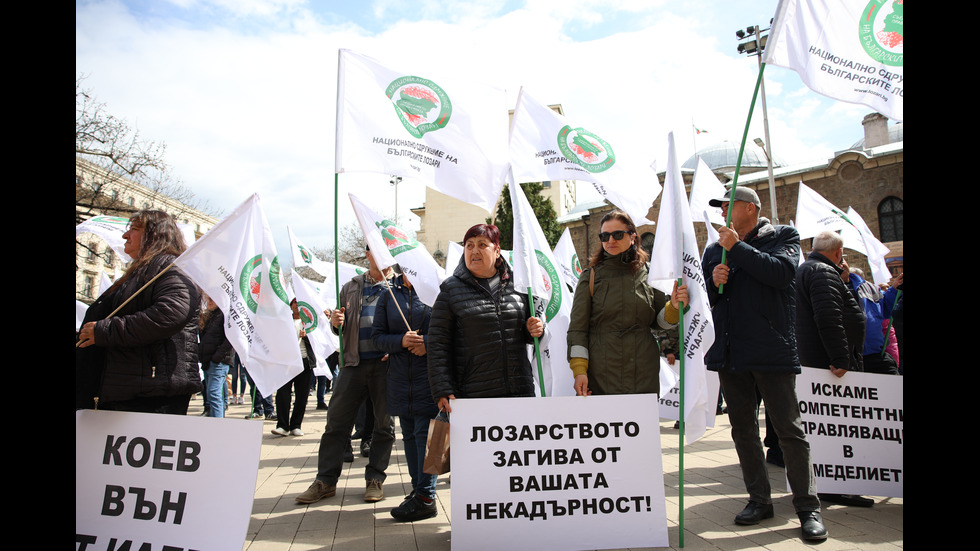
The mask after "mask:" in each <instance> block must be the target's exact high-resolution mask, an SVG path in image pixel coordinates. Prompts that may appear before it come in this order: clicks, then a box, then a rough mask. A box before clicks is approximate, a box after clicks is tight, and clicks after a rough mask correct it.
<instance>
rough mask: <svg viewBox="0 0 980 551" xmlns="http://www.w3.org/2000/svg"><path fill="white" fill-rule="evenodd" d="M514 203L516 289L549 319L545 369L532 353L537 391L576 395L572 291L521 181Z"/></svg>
mask: <svg viewBox="0 0 980 551" xmlns="http://www.w3.org/2000/svg"><path fill="white" fill-rule="evenodd" d="M510 202H511V207H512V210H513V213H514V250H513V254H512V256H511V265H512V266H513V268H514V288H515V289H516V290H517V291H518V292H520V293H525V292H527V290H528V289H529V288H530V289H531V292H532V293H533V295H534V310H535V313H534V315H535V316H537V317H539V318H541V319H542V320H544V322H545V333H544V335H542V337H541V339H539V348H540V351H541V372H538V369H537V358H536V357H535V356H532V359H531V365H532V369H531V371H532V372H534V374H535V379H536V381H537V383H538V384H537V385H536V386H535V389H536V392H537V393H538V394H539V395H541V392H542V389H543V392H544V394H543V395H544V396H574V395H575V389H574V379H573V377H572V370H571V368H569V367H568V354H567V352H566V351H567V346H568V345H567V342H568V341H567V334H568V320H569V318H570V317H571V313H572V305H571V303H572V300H571V294H570V293H568V289H567V287H565V285H564V280H563V279H562V277H561V276H560V275H559V273H558V269H557V268H556V265H557V264H558V263H557V262H556V261H555V257H554V256H553V255H552V254H551V247H550V246H549V245H548V240H547V239H545V237H544V232H543V231H542V230H541V226H540V225H539V224H538V220H537V218H536V217H535V216H534V210H533V209H531V204H530V203H529V202H528V200H527V196H526V195H525V194H524V190H523V188H521V186H520V184H514V183H511V184H510Z"/></svg>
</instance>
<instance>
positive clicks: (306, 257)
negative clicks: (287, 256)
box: [286, 226, 333, 277]
mask: <svg viewBox="0 0 980 551" xmlns="http://www.w3.org/2000/svg"><path fill="white" fill-rule="evenodd" d="M286 231H287V232H288V233H289V250H290V252H292V255H293V266H294V267H297V268H298V267H300V266H306V267H307V268H310V269H311V270H313V271H314V272H316V273H318V274H320V275H322V276H324V277H326V276H327V275H328V273H327V272H329V275H333V264H331V263H329V262H324V261H323V260H320V259H319V258H317V257H316V256H315V255H314V254H313V251H312V250H311V249H310V248H309V247H307V246H305V245H303V243H302V242H300V240H299V239H297V238H296V234H294V233H293V230H292V228H290V227H289V226H286Z"/></svg>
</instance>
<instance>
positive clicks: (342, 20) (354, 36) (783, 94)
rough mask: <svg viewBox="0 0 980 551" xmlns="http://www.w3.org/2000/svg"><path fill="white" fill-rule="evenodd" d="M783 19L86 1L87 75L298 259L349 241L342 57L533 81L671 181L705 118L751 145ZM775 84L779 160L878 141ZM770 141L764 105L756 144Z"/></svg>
mask: <svg viewBox="0 0 980 551" xmlns="http://www.w3.org/2000/svg"><path fill="white" fill-rule="evenodd" d="M775 8H776V0H740V1H737V2H729V1H723V0H562V1H558V0H412V1H405V0H400V1H396V0H322V1H312V0H311V1H307V0H171V1H165V0H133V1H118V0H117V1H85V0H77V1H76V3H75V69H76V75H78V74H83V75H85V76H86V79H85V81H84V87H85V88H87V89H90V90H92V91H93V92H94V93H95V95H96V96H97V97H98V99H100V100H101V101H103V102H104V103H106V104H107V107H108V109H109V111H110V112H112V113H113V114H115V115H116V116H118V117H121V118H124V119H126V120H128V121H129V122H130V123H131V124H133V125H134V126H136V127H137V128H138V129H139V130H140V132H141V133H142V135H143V136H144V137H146V138H148V139H152V140H156V141H162V142H165V143H166V144H167V159H168V161H169V162H170V163H171V164H172V166H173V168H174V169H175V172H176V175H177V176H178V177H179V178H180V179H181V180H183V181H184V183H185V184H187V185H189V186H190V187H192V189H193V190H194V191H195V192H196V193H197V194H198V195H200V196H201V197H202V198H204V199H206V200H208V201H209V202H210V203H211V205H212V206H214V207H216V208H218V209H221V210H222V211H224V213H225V214H227V213H229V212H231V210H232V209H234V208H235V207H236V206H237V205H238V204H240V203H241V202H242V201H244V200H245V199H246V198H247V197H248V196H250V195H251V194H252V193H255V192H258V193H259V194H260V196H261V198H262V202H263V205H264V207H265V210H266V214H267V216H268V218H269V220H270V224H271V225H272V229H273V231H274V232H275V234H276V238H277V242H278V243H279V246H280V248H281V250H282V248H283V247H285V246H286V245H287V243H288V241H287V239H286V225H287V224H288V225H289V226H290V227H291V228H292V229H293V232H294V233H295V234H296V235H297V236H298V237H299V239H300V240H301V241H303V242H304V243H306V244H307V245H312V246H318V245H323V246H327V245H332V243H333V212H334V199H333V188H334V159H333V152H334V119H335V111H336V90H337V51H338V49H339V48H349V49H352V50H354V51H357V52H359V53H363V54H366V55H369V56H371V57H374V58H376V59H377V60H379V61H381V62H382V63H385V64H387V65H389V66H391V67H393V68H398V69H400V70H405V71H413V72H415V73H426V74H427V76H428V75H433V76H432V77H431V78H436V77H437V76H438V75H448V74H452V75H454V78H457V77H464V78H468V79H470V80H476V81H483V82H487V83H491V84H494V85H496V86H498V87H502V88H505V89H506V90H507V92H508V97H509V100H510V101H512V102H515V103H516V99H517V93H518V91H519V89H520V87H521V86H524V87H525V88H526V89H527V90H528V91H529V92H530V93H532V94H533V95H534V97H535V98H536V99H538V100H540V101H542V102H545V103H560V104H562V106H563V107H564V109H565V114H566V117H567V118H568V119H569V121H570V122H572V123H573V124H575V125H577V126H583V127H586V128H589V129H591V130H593V131H595V132H598V133H600V134H601V135H602V136H603V137H604V138H606V139H607V140H609V141H611V142H612V141H613V140H615V142H614V143H616V144H617V154H618V155H619V156H620V157H622V155H624V153H625V154H635V155H639V156H642V157H644V158H646V159H648V160H649V161H650V162H653V161H654V160H656V161H657V163H658V166H659V168H660V170H663V169H664V168H665V166H666V155H667V145H666V144H667V134H668V132H674V135H675V141H676V144H677V148H678V153H679V157H680V160H681V162H683V161H684V160H685V159H687V158H688V157H689V156H691V155H692V154H693V153H694V149H695V142H694V137H693V132H692V124H695V125H697V126H698V127H699V128H702V129H706V130H708V131H709V133H708V134H702V135H701V136H699V137H698V138H697V147H698V148H703V147H706V146H709V145H713V144H715V143H718V142H721V141H722V140H730V141H734V142H737V141H738V140H740V139H741V136H742V132H743V129H744V126H745V120H746V116H747V114H748V108H749V104H750V100H751V97H752V90H753V87H754V85H755V81H756V77H757V75H758V65H757V62H756V58H747V57H745V56H740V55H738V54H737V53H736V46H737V44H738V41H737V40H736V38H735V31H736V30H737V29H739V28H744V27H746V26H749V25H754V24H758V25H760V26H762V27H767V26H768V24H769V20H770V19H771V18H772V16H773V14H774V12H775ZM765 76H766V78H765V84H766V95H767V100H768V114H769V125H770V134H771V136H772V143H773V150H774V153H775V154H776V155H777V156H780V157H782V158H783V159H785V160H786V161H788V162H790V163H797V162H805V161H811V160H817V159H826V158H828V157H830V156H831V155H832V154H833V152H834V151H836V150H841V149H845V148H847V147H849V146H850V145H851V144H853V143H854V142H856V141H857V140H859V139H860V138H861V137H862V136H863V131H862V127H861V118H862V117H863V116H864V115H865V114H867V113H869V112H871V109H870V108H866V107H863V106H859V105H853V104H845V103H841V102H836V101H833V100H830V99H827V98H824V97H822V96H819V95H817V94H815V93H813V92H811V91H809V90H808V89H806V87H805V86H804V85H803V84H802V83H801V82H800V79H799V77H798V76H797V75H796V73H793V72H791V71H789V70H787V69H783V68H779V67H767V69H766V72H765ZM502 116H503V115H502ZM762 136H763V130H762V112H761V105H757V107H756V113H755V115H754V117H753V123H752V126H751V129H750V131H749V139H750V140H751V139H752V138H754V137H762ZM624 143H625V144H629V145H628V146H623V145H620V144H624ZM749 147H754V146H753V145H751V144H750V145H749ZM388 179H389V178H388V177H385V176H384V175H379V174H373V175H350V174H344V175H341V178H340V204H339V206H340V211H341V215H340V223H341V225H343V224H345V223H348V222H350V221H352V220H353V215H352V212H351V207H350V202H349V200H348V199H347V193H348V192H349V191H353V192H355V193H357V194H358V195H361V196H364V197H368V198H371V201H373V204H372V206H374V208H375V210H377V211H379V212H383V213H391V212H393V211H394V209H395V199H394V194H393V192H392V188H391V186H390V185H389V184H388ZM587 187H589V186H587V185H583V186H580V190H583V191H584V190H586V188H587ZM593 193H594V192H593ZM422 202H423V187H422V184H421V183H418V182H407V181H406V183H403V184H402V185H401V186H399V198H398V207H399V211H400V212H399V219H400V221H401V222H403V224H404V225H405V226H407V227H409V228H416V229H417V226H418V218H417V217H415V216H414V215H412V214H411V213H410V212H409V211H408V209H409V208H411V207H417V206H421V204H422ZM406 220H407V222H406ZM474 222H477V221H474ZM282 252H284V251H282Z"/></svg>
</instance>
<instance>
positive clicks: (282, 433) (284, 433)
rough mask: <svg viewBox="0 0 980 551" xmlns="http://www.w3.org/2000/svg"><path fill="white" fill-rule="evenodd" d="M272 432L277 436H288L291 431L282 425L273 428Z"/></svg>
mask: <svg viewBox="0 0 980 551" xmlns="http://www.w3.org/2000/svg"><path fill="white" fill-rule="evenodd" d="M272 434H275V435H276V436H288V435H289V431H288V430H286V429H284V428H282V427H276V428H274V429H272Z"/></svg>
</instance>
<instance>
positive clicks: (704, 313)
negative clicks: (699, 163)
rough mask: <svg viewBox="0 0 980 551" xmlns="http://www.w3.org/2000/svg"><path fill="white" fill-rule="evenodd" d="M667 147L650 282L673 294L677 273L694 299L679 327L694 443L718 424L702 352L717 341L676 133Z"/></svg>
mask: <svg viewBox="0 0 980 551" xmlns="http://www.w3.org/2000/svg"><path fill="white" fill-rule="evenodd" d="M667 148H668V151H667V173H666V175H665V179H664V196H663V197H662V198H661V199H660V218H659V220H658V221H657V239H656V240H655V241H654V243H653V252H652V254H651V259H650V276H649V279H648V282H649V284H650V285H651V286H654V287H657V288H658V289H660V290H662V291H664V292H665V293H670V291H671V290H672V288H673V284H674V282H675V281H676V280H677V279H678V278H682V281H683V284H684V285H687V292H688V295H689V299H690V304H689V305H685V306H688V309H687V310H686V311H685V312H684V316H683V317H684V319H683V322H684V325H683V327H678V331H683V335H682V337H683V341H684V350H683V357H682V359H681V361H682V362H684V374H683V377H684V420H685V423H686V424H685V438H686V440H687V442H688V443H691V442H694V441H695V440H697V439H698V438H700V437H701V436H702V435H704V433H705V430H706V427H708V426H713V425H714V414H715V408H716V407H717V402H716V398H717V397H716V396H708V381H707V369H706V367H705V363H704V355H705V353H706V352H707V351H708V349H709V348H710V347H711V345H712V343H714V341H715V328H714V321H713V320H712V318H711V307H710V305H709V304H708V288H707V286H706V284H705V281H704V277H702V275H701V274H702V270H701V253H700V251H698V241H697V237H696V235H695V233H694V220H693V219H692V217H691V211H690V207H689V205H688V201H687V195H686V194H685V192H684V179H683V178H682V177H681V168H680V165H679V164H678V163H677V152H676V150H675V149H674V134H673V132H671V133H670V134H668V136H667ZM702 212H703V211H702ZM666 390H667V389H665V391H666Z"/></svg>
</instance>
